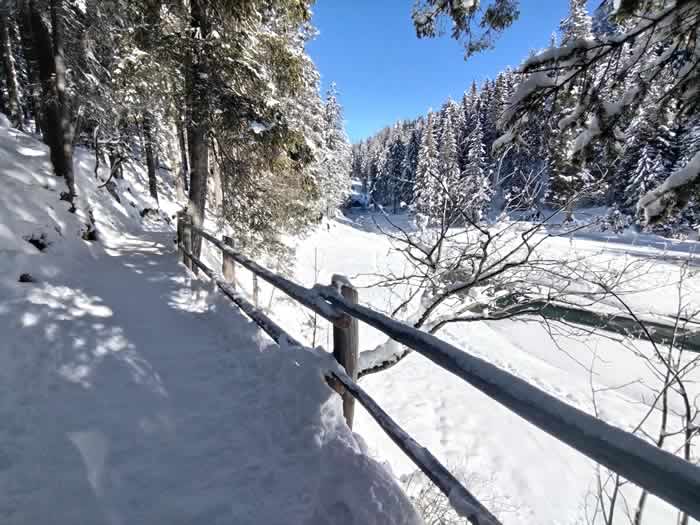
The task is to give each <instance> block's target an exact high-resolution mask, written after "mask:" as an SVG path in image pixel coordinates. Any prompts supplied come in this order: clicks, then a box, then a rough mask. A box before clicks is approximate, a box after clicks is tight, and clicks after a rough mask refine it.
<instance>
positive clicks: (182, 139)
mask: <svg viewBox="0 0 700 525" xmlns="http://www.w3.org/2000/svg"><path fill="white" fill-rule="evenodd" d="M177 138H178V141H179V145H180V177H179V178H178V184H177V186H178V189H180V188H182V195H183V196H184V195H187V192H188V191H189V188H190V184H189V176H190V162H189V159H188V155H187V136H186V133H185V125H184V123H183V122H182V119H181V118H178V119H177Z"/></svg>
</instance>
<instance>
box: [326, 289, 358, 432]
mask: <svg viewBox="0 0 700 525" xmlns="http://www.w3.org/2000/svg"><path fill="white" fill-rule="evenodd" d="M331 284H332V286H333V287H335V288H338V289H339V290H340V294H341V295H342V296H343V298H344V299H345V300H346V301H348V302H349V303H352V304H357V302H358V296H357V290H356V289H355V288H354V287H353V286H352V284H350V281H348V279H346V278H345V277H343V276H342V275H334V276H333V279H332V280H331ZM358 339H359V338H358V323H357V319H355V318H353V317H350V316H349V315H345V316H343V319H342V320H341V321H338V322H337V323H334V324H333V357H335V359H336V361H338V363H340V365H341V366H342V367H343V368H345V372H346V373H347V374H348V376H349V377H350V378H351V379H352V380H353V381H357V359H358V343H359V341H358ZM336 390H337V391H338V393H339V394H340V395H341V396H342V398H343V414H344V415H345V421H346V422H347V424H348V427H350V428H351V429H352V423H353V420H354V417H355V398H353V397H352V395H351V394H350V393H349V392H346V391H345V388H343V387H342V385H337V386H336Z"/></svg>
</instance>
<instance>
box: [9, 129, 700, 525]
mask: <svg viewBox="0 0 700 525" xmlns="http://www.w3.org/2000/svg"><path fill="white" fill-rule="evenodd" d="M76 161H77V164H78V166H79V169H78V176H79V181H78V186H79V188H81V190H82V191H81V208H82V210H83V214H82V215H79V216H76V215H72V214H69V213H67V211H66V209H67V205H66V203H63V202H61V201H60V200H59V199H58V195H59V193H60V191H61V188H62V183H61V181H58V180H56V179H55V178H54V177H52V176H51V175H50V168H49V165H48V160H47V152H46V149H45V147H44V146H42V145H41V144H39V143H38V142H37V141H36V140H34V139H32V138H31V137H28V136H25V135H23V134H20V133H16V132H14V131H12V130H7V129H0V188H1V190H0V333H2V334H3V336H4V337H3V344H2V345H0V421H3V425H2V426H0V521H1V522H2V523H8V524H18V525H19V524H27V523H58V524H69V523H70V524H73V523H105V524H107V523H108V524H110V525H111V524H119V523H188V524H191V523H206V524H214V523H265V524H277V523H279V524H282V523H285V524H286V523H308V524H323V523H355V524H372V523H377V524H380V523H381V524H384V523H412V522H414V516H413V513H412V510H411V509H410V508H409V507H408V506H407V502H406V499H405V496H404V495H403V494H402V493H401V491H400V490H399V489H398V487H397V485H396V483H395V481H394V480H393V479H392V477H391V476H390V475H389V474H388V473H387V470H386V469H384V468H383V467H382V466H381V465H379V462H382V461H387V464H388V466H389V467H390V470H392V471H393V473H394V474H395V475H396V476H400V477H406V476H409V475H411V474H412V473H413V472H414V471H415V467H414V466H413V464H412V463H411V462H410V461H409V460H408V459H407V458H406V457H405V456H404V455H403V454H402V453H401V452H400V451H399V450H398V448H396V447H395V446H394V445H393V443H391V442H390V440H389V439H388V438H387V437H386V436H385V435H384V433H383V432H382V431H381V429H379V428H378V427H377V426H376V424H375V423H374V422H373V421H372V420H371V419H370V417H369V416H368V415H367V414H365V413H364V411H363V410H362V409H361V408H358V409H357V415H356V428H355V431H356V432H357V433H358V434H359V436H362V438H360V437H359V436H357V435H353V434H352V433H350V432H349V431H348V430H347V428H346V427H345V425H344V423H343V421H342V418H341V416H340V413H339V403H338V399H337V397H336V396H334V395H332V393H331V392H330V390H329V389H328V388H327V387H326V386H325V384H324V382H323V381H322V380H321V374H322V370H323V369H324V367H325V366H326V364H325V359H324V356H319V355H318V354H316V353H314V352H308V351H301V350H292V349H279V348H278V347H277V346H275V345H273V344H270V343H269V341H268V340H267V339H266V338H265V337H264V336H262V335H261V334H260V332H259V331H258V330H257V329H256V328H255V327H254V326H252V325H251V323H250V322H249V321H248V320H246V319H245V318H244V317H243V316H242V315H240V314H239V313H238V312H237V311H236V310H235V309H234V308H233V307H232V306H231V305H230V304H229V303H228V302H226V301H224V300H223V299H222V298H221V296H220V294H218V293H215V292H214V291H213V289H212V287H211V286H210V285H209V284H207V283H206V282H205V281H204V280H202V281H200V280H196V279H195V280H192V279H191V278H189V277H188V276H187V275H186V273H185V272H184V270H183V268H182V267H181V266H179V265H178V264H177V263H176V260H175V255H174V247H173V244H172V241H173V227H172V224H169V220H170V218H171V217H172V215H173V214H174V213H175V211H176V210H177V206H176V204H175V202H176V198H175V196H174V195H173V191H172V180H171V178H170V175H169V173H168V172H167V171H162V173H161V175H162V177H163V181H164V183H163V185H162V187H161V188H160V190H161V195H162V197H161V202H160V208H161V210H162V213H159V214H154V215H151V216H148V217H146V219H142V218H141V216H140V212H141V211H142V210H144V209H145V208H147V207H155V205H154V203H152V202H150V200H149V199H147V198H144V197H143V196H144V195H147V191H146V188H145V180H144V179H145V174H144V173H143V169H142V168H141V167H138V166H130V167H129V169H128V170H127V178H126V180H125V181H122V182H119V188H118V191H119V195H121V202H120V203H117V202H116V201H115V200H114V198H113V197H112V196H110V195H109V194H108V193H107V191H106V190H104V189H98V188H97V185H98V182H97V181H95V179H94V176H93V173H92V170H93V159H92V157H91V155H90V154H88V153H87V152H84V151H79V152H78V154H77V158H76ZM102 175H104V174H102ZM88 208H89V209H90V210H91V211H92V213H93V215H94V218H95V222H96V225H97V230H98V234H99V241H98V242H86V241H83V240H81V239H80V233H81V232H82V231H84V229H85V228H84V223H85V222H86V220H87V211H86V210H87V209H88ZM28 239H29V240H31V239H34V240H37V239H40V240H41V242H44V243H48V244H49V245H48V248H47V249H46V250H45V251H44V252H39V251H38V250H37V249H36V248H35V247H34V246H33V245H32V244H30V243H29V242H28ZM294 242H296V243H297V244H298V250H297V259H296V272H295V277H296V279H297V280H298V281H300V282H302V283H304V284H307V285H311V284H313V283H315V282H320V283H329V282H330V279H331V276H332V274H334V273H341V274H345V275H348V276H350V277H351V278H352V279H353V281H354V282H355V283H356V284H358V285H363V284H366V283H368V282H369V281H370V278H369V277H367V274H368V273H382V272H383V271H386V270H387V269H394V270H396V269H399V268H401V265H402V264H403V261H402V259H401V258H400V257H399V256H398V255H397V254H395V253H392V252H391V246H390V244H389V242H388V241H387V239H386V238H385V237H383V236H382V235H380V234H379V233H378V232H377V231H376V229H375V228H374V227H373V226H372V223H371V221H370V220H369V219H368V218H367V217H355V218H354V222H353V221H341V222H337V221H334V222H331V223H327V224H324V225H323V226H322V227H320V228H319V229H318V230H317V231H316V232H315V233H313V234H312V235H310V236H309V237H307V238H304V239H301V240H298V239H297V240H294ZM698 247H700V244H698V243H695V242H690V241H686V242H673V241H667V240H664V239H661V238H658V237H652V236H633V235H627V236H617V235H608V236H607V237H606V236H605V235H603V234H594V235H579V236H577V237H576V238H573V239H568V238H566V239H556V240H552V241H550V242H549V244H548V248H547V249H548V250H550V252H551V253H553V254H554V253H565V252H569V251H571V250H576V251H577V252H579V253H583V254H586V255H588V256H590V259H591V260H592V261H596V263H597V264H601V265H608V266H609V267H611V268H616V267H624V266H625V265H627V264H629V263H634V264H635V265H636V267H637V268H639V269H642V270H644V271H643V273H642V275H643V278H642V279H640V280H639V283H638V292H637V293H635V294H633V295H631V296H629V297H627V299H628V300H629V301H630V303H631V304H633V305H634V307H635V309H637V310H640V311H642V312H645V313H648V314H649V315H656V316H660V315H672V314H673V313H674V312H675V309H676V302H677V299H676V297H677V296H676V290H675V283H676V281H677V280H678V272H679V268H680V264H681V263H683V262H684V261H686V260H689V259H690V262H691V265H692V266H693V267H695V266H696V261H695V260H694V254H695V252H696V249H697V248H698ZM208 258H209V261H210V263H211V264H212V266H215V265H216V264H217V260H216V257H215V256H214V255H213V254H209V255H208ZM22 273H27V274H30V275H31V276H32V278H33V279H34V280H35V282H33V283H20V282H18V280H19V276H20V274H22ZM237 277H238V279H239V281H240V282H239V284H240V285H241V286H242V287H243V288H244V289H247V290H248V291H249V292H250V291H251V288H252V286H251V284H252V281H251V278H250V275H249V274H248V273H247V272H245V271H244V270H239V271H238V273H237ZM686 289H687V293H688V294H689V296H690V299H691V300H693V301H694V302H696V303H697V302H699V301H698V298H700V284H699V283H698V281H697V279H693V280H691V281H690V282H688V283H687V285H686ZM360 300H361V302H363V303H364V304H369V305H372V306H373V307H375V308H378V309H381V310H385V309H388V308H389V307H390V305H392V304H393V305H395V304H396V302H397V300H398V298H397V297H396V296H393V295H391V294H390V293H389V292H388V291H387V290H386V289H378V288H361V289H360ZM261 303H262V304H263V305H264V306H265V307H268V306H269V307H270V311H271V312H272V314H273V317H274V318H275V319H276V320H278V321H279V322H280V324H281V325H282V326H283V327H284V328H286V329H288V330H289V331H290V332H291V333H292V335H294V336H296V337H298V338H299V339H300V340H302V341H304V342H305V343H308V344H309V345H310V346H319V345H320V346H325V347H326V348H329V347H330V341H329V331H328V329H327V325H326V323H325V322H322V321H320V320H319V321H318V324H317V326H316V330H314V320H313V317H312V316H310V315H309V314H308V313H306V312H305V311H304V310H303V309H301V308H299V307H298V305H296V304H294V303H293V302H292V301H290V300H288V299H287V298H285V297H284V296H283V295H281V293H280V292H274V293H273V291H272V290H271V289H270V288H269V287H268V286H266V285H264V284H263V285H262V290H261ZM441 336H442V337H445V338H446V339H448V340H450V341H451V342H454V343H455V344H456V345H457V346H460V347H462V348H465V349H466V350H468V351H470V352H473V353H474V354H476V355H478V356H480V357H483V358H485V359H487V360H489V361H491V362H492V363H495V364H497V365H498V366H501V367H502V368H504V369H507V370H509V371H510V372H512V373H514V374H515V375H518V376H520V377H523V378H525V379H527V380H528V381H530V382H532V383H533V384H535V385H537V386H539V387H540V388H542V389H544V390H545V391H547V392H549V393H551V394H553V395H556V396H558V397H560V398H561V399H563V400H564V401H566V402H568V403H571V404H573V405H575V406H577V407H579V408H581V409H583V410H587V411H591V410H592V403H591V387H592V386H593V387H594V388H596V389H598V390H600V392H599V393H598V395H597V398H598V404H599V408H600V416H601V417H602V418H603V419H605V420H606V421H608V422H610V423H612V424H615V425H617V426H619V427H622V428H627V429H629V428H632V427H633V426H634V425H636V423H637V422H638V421H639V419H640V418H641V414H642V413H643V412H644V409H645V407H644V405H643V403H640V402H641V401H643V400H645V399H648V397H649V389H648V386H649V385H650V384H651V379H650V373H649V370H648V369H647V368H646V366H645V365H644V364H643V362H642V361H641V360H637V359H634V358H632V357H631V355H630V352H629V351H628V350H626V349H624V348H623V347H622V346H621V345H619V344H618V343H616V342H614V341H610V340H609V339H606V338H603V337H598V336H596V337H587V338H586V339H585V340H584V339H568V340H566V341H562V347H563V348H565V349H566V352H564V351H562V349H561V348H558V347H557V346H556V345H555V344H554V343H553V342H552V341H551V339H550V338H549V337H548V336H547V334H546V333H545V332H544V331H543V329H542V328H541V327H539V326H537V325H534V324H525V323H521V322H514V321H503V322H498V323H495V322H494V323H479V324H472V325H470V326H468V327H453V328H451V329H450V330H446V331H444V332H441ZM384 340H385V338H384V336H382V335H381V334H379V333H377V332H376V331H374V330H372V329H370V328H368V327H365V326H361V334H360V341H361V349H371V348H373V347H374V346H375V345H377V344H380V343H382V342H384ZM638 346H639V347H640V350H641V351H642V352H645V351H648V348H645V346H644V345H643V344H641V345H638ZM595 356H597V360H596V364H595V369H594V373H593V374H591V373H590V372H589V371H588V370H587V368H588V367H589V366H590V364H591V362H592V361H593V359H594V357H595ZM362 384H363V386H364V387H365V388H366V389H367V390H368V391H369V393H370V394H372V395H373V396H374V397H375V399H376V400H377V401H378V402H379V403H380V404H381V405H382V407H384V408H385V409H386V410H387V412H388V413H389V414H390V415H392V416H393V417H394V418H395V419H396V420H397V421H398V422H399V423H400V424H401V425H402V426H403V427H404V428H405V429H406V430H407V431H409V432H410V433H411V434H412V435H413V436H414V437H415V438H416V439H417V440H418V441H419V442H420V443H421V444H423V445H425V446H427V447H429V448H430V450H431V451H432V452H433V453H435V454H436V455H437V456H438V458H440V459H441V460H443V461H444V462H445V463H446V464H447V465H448V466H449V467H450V468H452V469H453V470H455V471H457V472H458V473H460V474H462V475H463V476H464V477H466V478H467V479H468V482H469V483H468V484H469V486H470V488H473V489H474V491H475V492H476V493H477V494H479V495H480V496H481V497H482V498H483V499H484V501H485V502H486V503H487V504H488V505H489V506H490V507H491V508H493V509H494V510H495V511H497V512H498V513H499V514H500V516H501V517H502V519H503V520H504V522H505V523H508V524H532V523H538V524H573V523H579V522H582V519H583V516H584V509H585V505H586V501H587V494H590V492H591V490H592V489H593V488H594V481H595V480H594V468H593V465H592V464H591V463H590V462H589V461H588V460H586V459H584V458H582V457H581V456H580V455H579V454H577V453H576V452H574V451H573V450H571V449H569V448H568V447H567V446H565V445H562V444H560V443H558V442H557V441H556V440H554V439H553V438H551V437H549V436H548V435H546V434H544V433H542V432H541V431H539V430H536V429H534V428H533V427H531V426H530V425H528V424H527V423H525V422H524V421H522V420H520V419H519V418H518V417H517V416H514V415H512V414H510V413H509V412H507V411H506V410H505V409H502V408H500V407H499V406H498V405H496V404H495V403H494V402H493V401H491V400H490V399H487V398H486V397H484V396H483V395H481V394H479V393H478V392H475V391H474V390H472V389H470V387H468V386H467V385H465V384H464V383H463V382H461V381H459V380H457V379H456V378H454V377H453V376H451V375H450V374H448V373H446V372H443V371H441V370H440V369H438V368H437V367H436V366H435V365H434V364H432V363H430V362H428V361H427V360H425V359H424V358H422V357H420V356H418V355H415V354H413V355H411V356H409V357H408V358H406V359H405V360H404V361H403V362H402V363H400V364H399V365H397V366H396V367H394V368H392V369H391V370H388V371H386V372H383V373H380V374H375V375H372V376H368V377H367V378H365V379H363V380H362ZM694 394H697V392H694ZM652 422H653V421H652ZM364 442H366V443H367V446H368V447H369V449H370V452H371V454H372V455H373V456H374V457H375V458H376V460H372V459H370V458H369V457H368V456H367V455H366V454H365V453H364V450H365V448H364ZM628 494H629V495H630V497H631V498H632V499H634V493H633V491H630V492H628ZM645 522H646V523H654V524H655V523H673V522H674V515H673V513H672V512H671V511H670V509H669V508H668V507H667V506H666V505H665V504H663V503H661V502H659V501H657V500H655V499H652V500H651V502H650V507H649V508H648V510H647V515H646V520H645Z"/></svg>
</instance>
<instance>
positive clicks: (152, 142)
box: [143, 111, 158, 203]
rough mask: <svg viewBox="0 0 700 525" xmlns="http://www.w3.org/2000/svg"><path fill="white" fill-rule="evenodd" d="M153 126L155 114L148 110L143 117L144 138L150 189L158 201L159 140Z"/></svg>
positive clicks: (152, 195)
mask: <svg viewBox="0 0 700 525" xmlns="http://www.w3.org/2000/svg"><path fill="white" fill-rule="evenodd" d="M153 127H154V126H153V114H152V113H151V112H150V111H146V114H145V115H144V117H143V139H144V142H145V144H144V147H145V149H146V166H147V169H148V191H149V192H150V194H151V197H153V199H154V200H155V201H156V203H158V142H157V140H156V133H155V130H154V129H153Z"/></svg>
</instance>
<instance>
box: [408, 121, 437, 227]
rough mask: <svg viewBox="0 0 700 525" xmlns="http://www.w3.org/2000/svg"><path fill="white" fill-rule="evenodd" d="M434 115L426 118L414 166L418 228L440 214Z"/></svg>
mask: <svg viewBox="0 0 700 525" xmlns="http://www.w3.org/2000/svg"><path fill="white" fill-rule="evenodd" d="M434 119H435V117H434V113H428V118H427V120H426V123H425V127H424V128H423V131H422V134H421V143H420V149H419V151H418V163H417V166H416V189H415V201H414V202H415V205H416V215H417V222H418V224H419V226H423V227H425V226H427V225H429V224H430V223H431V222H433V220H434V219H436V218H437V217H438V216H439V214H440V208H441V204H442V201H441V195H442V191H441V189H440V169H439V158H438V151H437V147H436V140H435V129H434Z"/></svg>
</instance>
